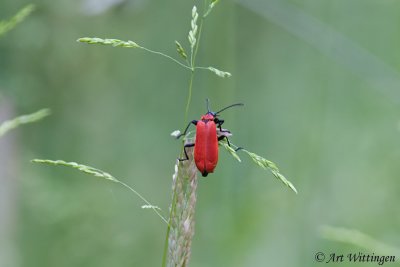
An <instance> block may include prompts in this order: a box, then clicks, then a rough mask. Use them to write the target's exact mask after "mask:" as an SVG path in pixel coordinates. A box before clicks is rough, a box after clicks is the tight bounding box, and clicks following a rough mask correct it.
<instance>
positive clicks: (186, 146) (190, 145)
mask: <svg viewBox="0 0 400 267" xmlns="http://www.w3.org/2000/svg"><path fill="white" fill-rule="evenodd" d="M188 147H194V143H189V144H186V145H184V146H183V151H184V152H185V157H186V158H183V159H178V160H179V161H185V160H188V159H189V156H188V154H187V152H186V148H188Z"/></svg>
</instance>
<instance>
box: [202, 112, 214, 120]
mask: <svg viewBox="0 0 400 267" xmlns="http://www.w3.org/2000/svg"><path fill="white" fill-rule="evenodd" d="M214 119H215V115H214V114H212V113H207V114H204V115H203V116H201V120H202V121H204V122H208V121H213V120H214Z"/></svg>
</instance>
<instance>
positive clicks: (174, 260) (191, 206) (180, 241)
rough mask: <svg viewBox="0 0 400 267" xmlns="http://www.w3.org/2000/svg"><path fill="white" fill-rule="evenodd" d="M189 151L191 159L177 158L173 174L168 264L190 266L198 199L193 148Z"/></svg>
mask: <svg viewBox="0 0 400 267" xmlns="http://www.w3.org/2000/svg"><path fill="white" fill-rule="evenodd" d="M187 152H188V155H189V160H186V161H181V162H179V161H178V160H177V162H176V165H175V173H174V175H173V176H172V177H173V183H172V191H173V192H174V195H173V202H172V205H171V218H170V226H171V230H170V234H169V240H168V256H169V257H168V266H179V267H181V266H188V264H189V260H190V254H191V245H192V238H193V235H194V224H195V222H194V215H195V207H196V199H197V197H196V189H197V168H196V165H195V163H194V160H193V148H188V149H187Z"/></svg>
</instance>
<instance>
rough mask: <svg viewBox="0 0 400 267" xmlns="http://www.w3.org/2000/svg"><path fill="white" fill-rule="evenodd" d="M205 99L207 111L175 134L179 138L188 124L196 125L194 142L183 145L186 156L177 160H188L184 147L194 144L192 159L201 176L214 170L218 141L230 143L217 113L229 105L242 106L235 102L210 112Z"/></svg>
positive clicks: (227, 132) (216, 161)
mask: <svg viewBox="0 0 400 267" xmlns="http://www.w3.org/2000/svg"><path fill="white" fill-rule="evenodd" d="M206 101H207V113H206V114H204V115H203V116H201V118H200V120H193V121H191V122H189V124H188V126H187V127H186V129H185V131H184V132H183V133H181V134H180V135H178V136H177V138H180V137H181V136H184V135H186V133H187V131H188V129H189V127H190V125H191V124H194V125H196V140H195V143H189V144H186V145H185V146H184V152H185V156H186V158H183V159H179V161H184V160H188V159H189V157H188V155H187V152H186V148H187V147H193V146H194V161H195V163H196V166H197V169H198V170H199V171H200V172H201V174H202V176H203V177H205V176H207V175H208V174H209V173H212V172H214V169H215V167H216V166H217V163H218V141H220V140H222V139H224V138H225V139H226V140H227V142H228V145H230V143H229V140H228V136H227V135H228V134H229V133H230V132H229V131H228V130H226V129H222V128H221V125H222V124H223V123H224V120H222V119H219V118H218V114H219V113H221V112H222V111H224V110H226V109H228V108H231V107H235V106H243V104H242V103H237V104H232V105H230V106H227V107H225V108H223V109H221V110H220V111H218V112H212V111H210V107H209V101H208V99H207V100H206ZM217 128H218V132H217ZM238 149H240V148H238ZM238 149H236V150H238Z"/></svg>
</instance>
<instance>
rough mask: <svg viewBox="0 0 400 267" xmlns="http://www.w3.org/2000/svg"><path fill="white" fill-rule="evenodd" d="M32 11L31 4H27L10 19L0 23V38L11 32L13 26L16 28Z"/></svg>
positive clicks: (33, 8)
mask: <svg viewBox="0 0 400 267" xmlns="http://www.w3.org/2000/svg"><path fill="white" fill-rule="evenodd" d="M33 10H35V6H34V5H33V4H29V5H27V6H25V7H23V8H22V9H21V10H20V11H18V13H17V14H15V15H14V16H13V17H12V18H11V19H9V20H2V21H0V37H1V36H2V35H3V34H5V33H7V32H9V31H10V30H12V29H13V28H14V27H15V26H17V24H19V23H20V22H22V21H24V20H25V18H26V17H27V16H29V14H31V13H32V11H33Z"/></svg>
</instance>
